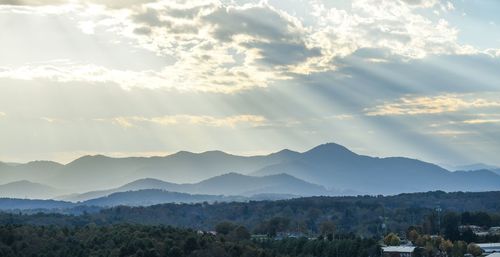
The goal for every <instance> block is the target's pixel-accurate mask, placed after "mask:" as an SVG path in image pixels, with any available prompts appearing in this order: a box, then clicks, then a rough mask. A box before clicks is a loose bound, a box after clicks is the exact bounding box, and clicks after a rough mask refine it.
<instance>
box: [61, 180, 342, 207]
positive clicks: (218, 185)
mask: <svg viewBox="0 0 500 257" xmlns="http://www.w3.org/2000/svg"><path fill="white" fill-rule="evenodd" d="M144 189H160V190H166V191H170V192H179V193H189V194H205V195H226V196H234V195H239V196H246V197H251V196H254V195H261V197H262V198H264V199H266V198H265V195H266V194H267V195H270V196H273V197H275V195H295V196H313V195H333V194H334V193H335V192H333V191H327V190H326V189H325V188H324V187H322V186H319V185H315V184H311V183H308V182H305V181H303V180H300V179H297V178H294V177H292V176H290V175H286V174H278V175H271V176H264V177H252V176H245V175H241V174H237V173H229V174H225V175H220V176H216V177H213V178H210V179H207V180H204V181H201V182H198V183H193V184H175V183H169V182H165V181H162V180H158V179H140V180H136V181H133V182H131V183H128V184H126V185H123V186H121V187H118V188H114V189H109V190H101V191H91V192H87V193H83V194H76V195H69V196H64V197H60V198H58V199H61V200H67V201H73V202H77V201H86V200H89V199H93V198H98V197H104V196H107V195H110V194H113V193H117V192H126V191H137V190H144Z"/></svg>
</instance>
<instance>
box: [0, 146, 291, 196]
mask: <svg viewBox="0 0 500 257" xmlns="http://www.w3.org/2000/svg"><path fill="white" fill-rule="evenodd" d="M297 155H299V153H296V152H293V151H289V150H284V151H280V152H277V153H273V154H270V155H263V156H250V157H246V156H236V155H231V154H227V153H224V152H221V151H208V152H203V153H191V152H186V151H182V152H178V153H175V154H172V155H168V156H164V157H149V158H143V157H130V158H111V157H107V156H103V155H94V156H83V157H81V158H78V159H76V160H74V161H72V162H71V163H68V164H66V165H62V164H56V163H53V162H43V163H42V162H34V163H28V164H20V165H16V166H9V165H6V164H2V165H0V176H1V177H2V178H3V179H5V180H4V181H6V182H10V181H17V180H30V181H33V182H38V183H44V184H48V185H51V186H54V187H58V188H64V187H67V186H68V185H70V187H71V188H72V189H73V190H74V191H76V192H85V191H91V190H99V189H103V188H109V187H118V186H120V185H123V184H125V183H127V182H129V181H133V180H137V179H142V178H156V179H161V180H166V181H173V182H178V183H179V182H180V183H188V182H192V181H201V180H204V179H208V178H211V177H213V176H218V175H222V174H226V173H229V172H238V173H243V174H245V173H250V172H252V171H255V170H258V169H260V168H262V167H265V166H268V165H270V164H274V163H280V162H283V161H286V160H290V159H293V158H295V157H296V156H297Z"/></svg>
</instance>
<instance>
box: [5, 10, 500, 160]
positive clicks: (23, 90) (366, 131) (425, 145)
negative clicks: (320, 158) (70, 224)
mask: <svg viewBox="0 0 500 257" xmlns="http://www.w3.org/2000/svg"><path fill="white" fill-rule="evenodd" d="M498 13H500V3H499V2H498V1H497V0H456V1H440V0H352V1H347V0H336V1H334V0H328V1H320V0H287V1H282V0H268V1H240V0H224V1H209V0H187V1H186V0H180V1H177V0H165V1H155V0H120V1H118V0H69V1H65V0H0V26H1V27H0V35H1V40H0V160H2V161H12V162H26V161H29V160H38V159H50V160H56V161H60V162H68V161H70V160H72V159H74V158H76V157H78V156H80V155H84V154H97V153H100V154H106V155H111V156H132V155H134V156H149V155H165V154H168V153H173V152H176V151H179V150H190V151H194V152H200V151H205V150H213V149H219V150H223V151H227V152H230V153H235V154H245V155H249V154H262V153H269V152H273V151H277V150H280V149H283V148H289V149H293V150H298V151H304V150H307V149H309V148H311V147H314V146H315V145H318V144H321V143H325V142H336V143H339V144H342V145H345V146H347V147H349V148H350V149H352V150H353V151H356V152H358V153H362V154H368V155H374V156H408V157H413V158H418V159H423V160H427V161H432V162H436V163H439V164H444V165H462V164H468V163H475V162H483V163H488V164H494V165H500V159H498V155H499V154H500V72H499V70H500V27H499V26H500V16H498Z"/></svg>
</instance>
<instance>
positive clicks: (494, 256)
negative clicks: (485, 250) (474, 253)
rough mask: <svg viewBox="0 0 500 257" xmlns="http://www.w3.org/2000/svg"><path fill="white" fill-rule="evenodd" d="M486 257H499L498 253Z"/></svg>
mask: <svg viewBox="0 0 500 257" xmlns="http://www.w3.org/2000/svg"><path fill="white" fill-rule="evenodd" d="M486 257H500V253H492V254H490V255H486Z"/></svg>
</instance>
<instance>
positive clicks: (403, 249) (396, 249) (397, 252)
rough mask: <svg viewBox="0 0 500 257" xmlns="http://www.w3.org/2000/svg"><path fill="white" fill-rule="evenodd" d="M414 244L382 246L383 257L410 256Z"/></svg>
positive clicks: (413, 249)
mask: <svg viewBox="0 0 500 257" xmlns="http://www.w3.org/2000/svg"><path fill="white" fill-rule="evenodd" d="M415 248H416V247H415V246H405V245H402V246H385V247H382V252H383V256H384V257H412V256H413V252H414V251H415Z"/></svg>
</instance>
